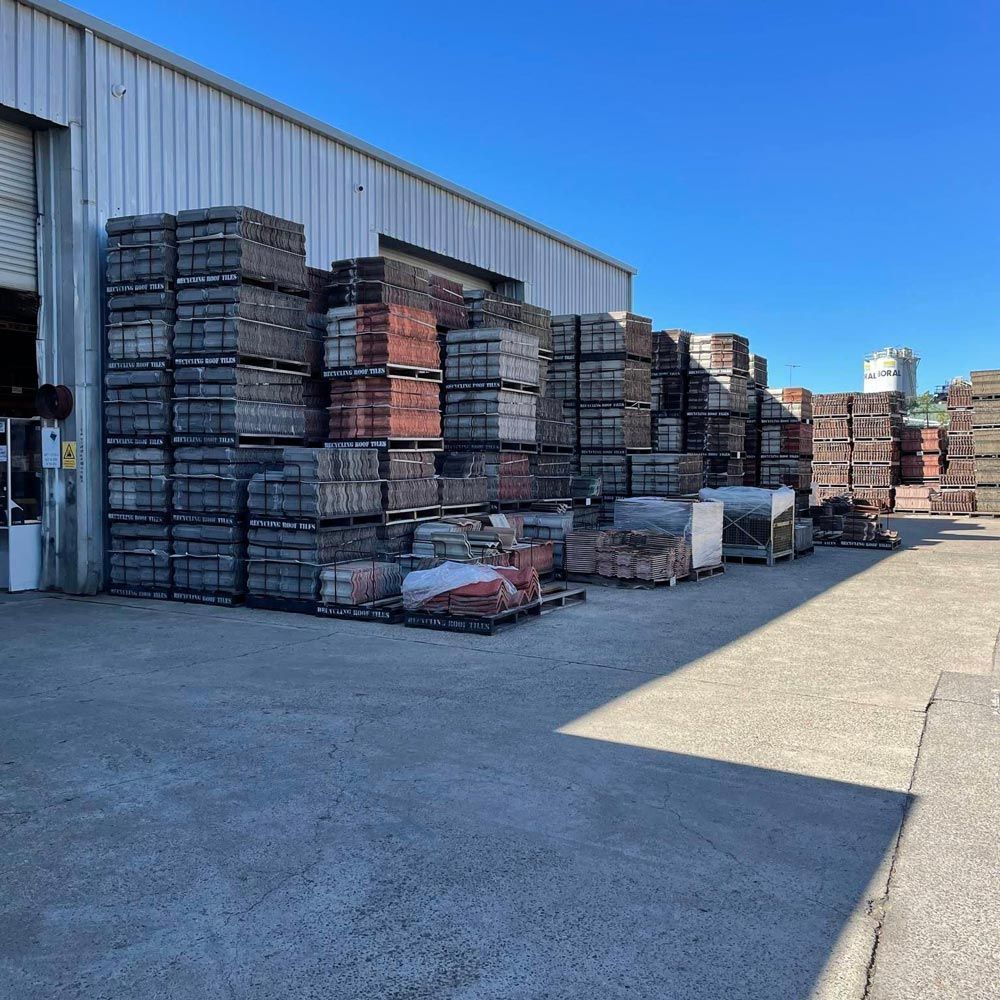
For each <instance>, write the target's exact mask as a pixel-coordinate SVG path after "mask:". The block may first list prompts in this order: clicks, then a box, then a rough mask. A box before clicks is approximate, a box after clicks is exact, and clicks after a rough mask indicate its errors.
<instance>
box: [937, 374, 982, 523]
mask: <svg viewBox="0 0 1000 1000" xmlns="http://www.w3.org/2000/svg"><path fill="white" fill-rule="evenodd" d="M947 406H948V437H947V456H948V458H947V466H946V468H945V472H944V473H943V474H942V476H941V494H942V495H941V497H940V498H939V499H938V501H937V503H938V507H939V509H942V510H961V511H962V512H963V513H971V512H972V511H974V510H975V509H976V458H975V442H974V440H973V434H972V383H971V382H969V381H968V380H967V379H955V380H954V381H952V383H951V384H950V385H949V386H948V398H947ZM945 505H947V506H945ZM932 509H933V508H932Z"/></svg>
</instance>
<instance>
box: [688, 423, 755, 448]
mask: <svg viewBox="0 0 1000 1000" xmlns="http://www.w3.org/2000/svg"><path fill="white" fill-rule="evenodd" d="M745 433H746V420H745V419H744V418H742V417H731V416H728V415H724V414H711V413H707V414H706V413H690V414H688V418H687V422H686V426H685V443H686V447H687V450H688V451H690V452H702V453H705V454H713V455H726V456H732V455H739V454H740V452H741V451H742V449H743V439H744V435H745Z"/></svg>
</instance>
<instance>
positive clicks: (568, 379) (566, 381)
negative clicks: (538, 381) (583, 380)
mask: <svg viewBox="0 0 1000 1000" xmlns="http://www.w3.org/2000/svg"><path fill="white" fill-rule="evenodd" d="M545 394H546V396H547V397H549V398H551V399H558V400H560V401H561V402H563V403H564V404H565V403H566V402H567V401H569V402H572V403H574V404H575V402H576V400H577V398H578V396H579V394H580V380H579V363H578V362H577V360H576V359H575V358H571V359H565V360H563V359H560V358H556V359H555V360H554V361H550V362H549V369H548V373H547V380H546V392H545ZM564 409H565V406H564Z"/></svg>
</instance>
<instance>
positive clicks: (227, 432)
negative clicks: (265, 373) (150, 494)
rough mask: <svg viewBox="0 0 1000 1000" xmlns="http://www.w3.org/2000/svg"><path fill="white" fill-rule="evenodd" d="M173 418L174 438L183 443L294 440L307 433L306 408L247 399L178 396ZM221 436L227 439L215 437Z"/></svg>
mask: <svg viewBox="0 0 1000 1000" xmlns="http://www.w3.org/2000/svg"><path fill="white" fill-rule="evenodd" d="M173 421H174V440H175V442H177V443H180V444H190V443H196V442H204V443H206V444H211V443H239V442H241V441H244V440H245V441H252V440H258V441H260V442H261V443H266V444H279V443H289V444H294V443H297V442H301V441H302V440H303V439H304V437H305V432H306V408H305V407H304V406H290V405H286V404H283V403H258V402H255V401H253V400H247V399H210V398H201V399H199V398H193V399H192V398H185V397H181V396H175V397H174V415H173ZM218 438H222V439H224V440H223V441H218V442H215V441H214V440H213V439H218Z"/></svg>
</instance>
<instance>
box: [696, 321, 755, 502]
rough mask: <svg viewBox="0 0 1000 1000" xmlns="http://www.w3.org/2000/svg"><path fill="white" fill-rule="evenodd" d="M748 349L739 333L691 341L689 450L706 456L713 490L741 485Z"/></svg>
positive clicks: (713, 334)
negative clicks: (714, 488) (716, 487)
mask: <svg viewBox="0 0 1000 1000" xmlns="http://www.w3.org/2000/svg"><path fill="white" fill-rule="evenodd" d="M749 374H750V349H749V343H748V341H747V339H746V338H745V337H741V336H739V335H737V334H728V333H725V334H723V333H712V334H698V335H694V336H692V337H691V339H690V366H689V370H688V379H687V423H686V428H685V435H686V446H687V450H688V451H689V452H695V453H700V454H702V455H704V456H705V482H706V484H707V485H709V486H729V485H733V486H737V485H741V484H742V482H743V474H744V463H743V457H742V455H743V447H744V443H745V438H746V422H747V414H748V395H747V391H748V381H749Z"/></svg>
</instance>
